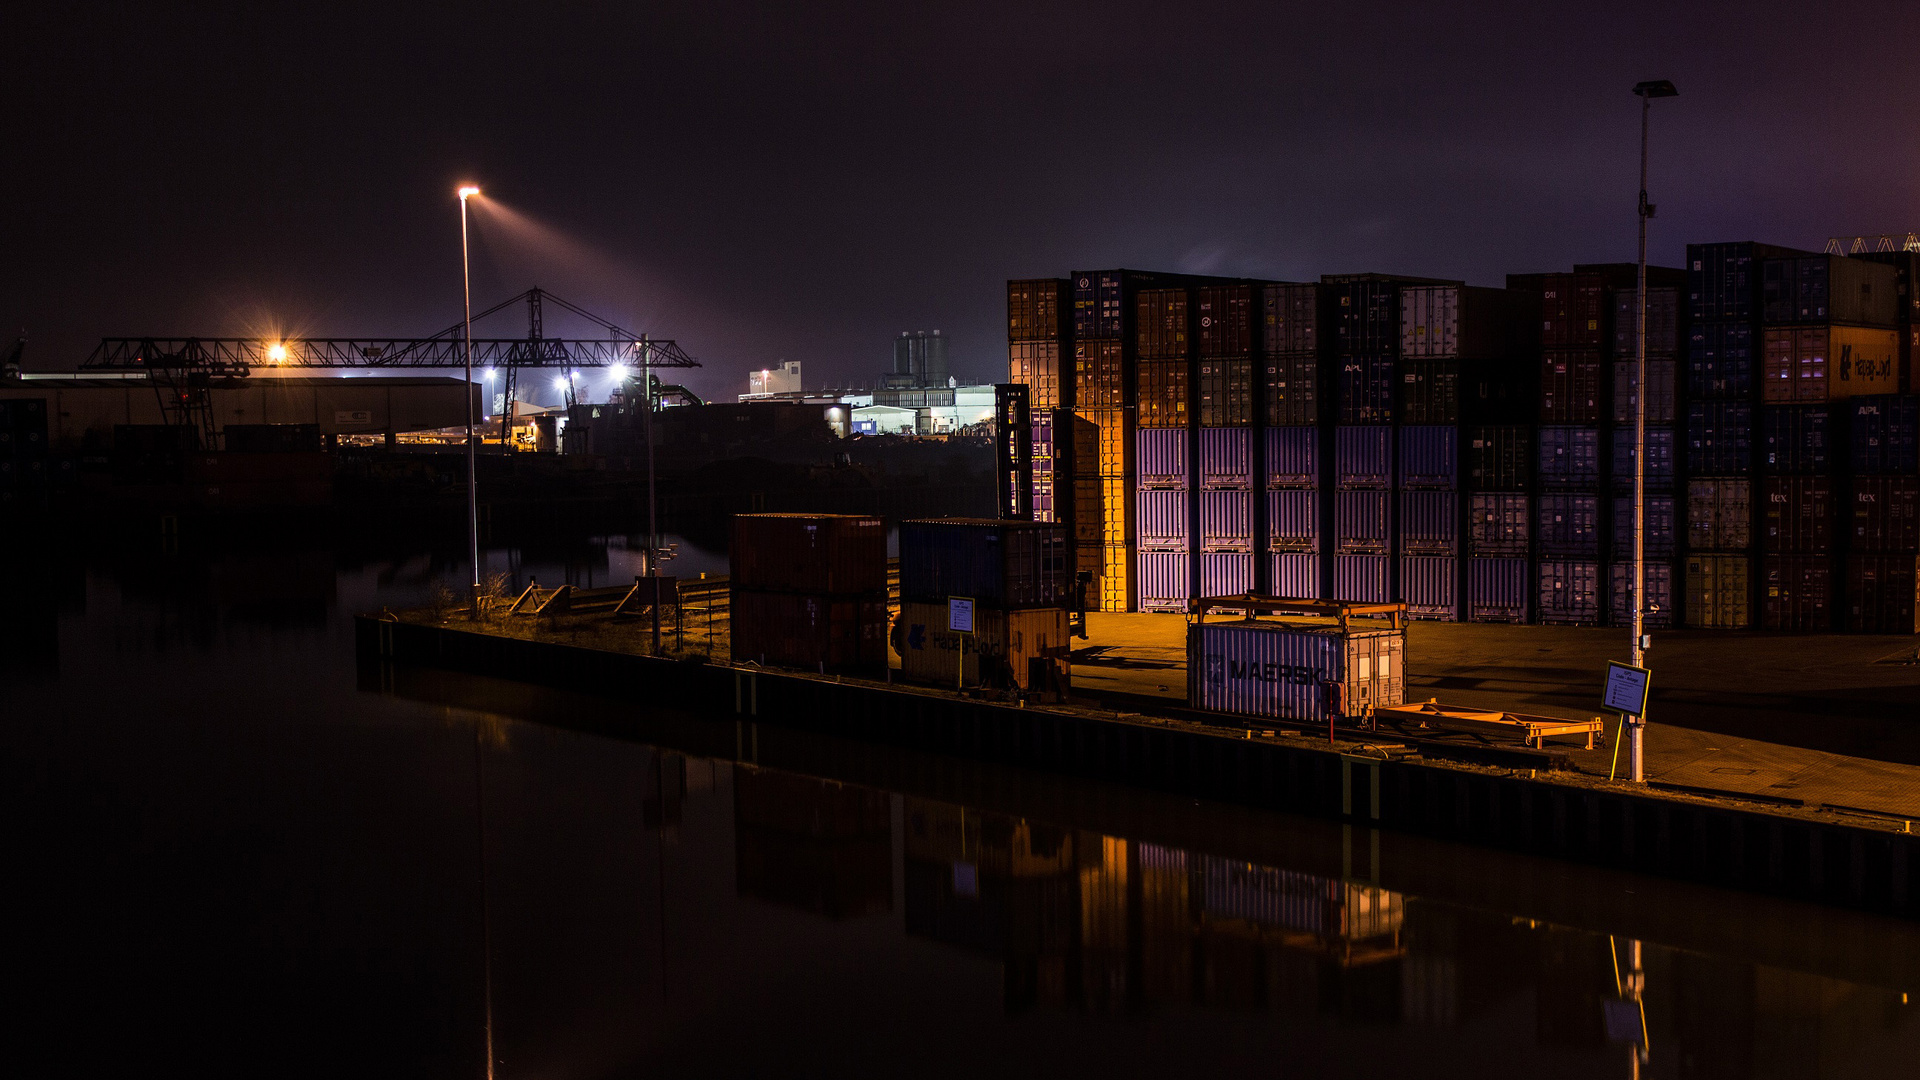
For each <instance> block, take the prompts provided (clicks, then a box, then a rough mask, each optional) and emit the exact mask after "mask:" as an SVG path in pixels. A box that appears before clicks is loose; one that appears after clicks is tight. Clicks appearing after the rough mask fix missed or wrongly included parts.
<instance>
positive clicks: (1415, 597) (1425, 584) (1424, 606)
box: [1400, 555, 1460, 622]
mask: <svg viewBox="0 0 1920 1080" xmlns="http://www.w3.org/2000/svg"><path fill="white" fill-rule="evenodd" d="M1400 598H1401V599H1402V600H1404V601H1405V602H1406V605H1407V615H1408V616H1409V617H1411V618H1415V619H1429V620H1434V621H1438V622H1458V621H1459V619H1460V560H1459V558H1458V557H1456V556H1453V555H1402V556H1400Z"/></svg>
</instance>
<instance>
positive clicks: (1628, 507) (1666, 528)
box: [1613, 495, 1680, 559]
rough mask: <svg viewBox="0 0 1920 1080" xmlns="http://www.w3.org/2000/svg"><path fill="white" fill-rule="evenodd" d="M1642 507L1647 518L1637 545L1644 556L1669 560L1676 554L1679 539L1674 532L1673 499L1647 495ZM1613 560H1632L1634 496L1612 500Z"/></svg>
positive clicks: (1616, 497)
mask: <svg viewBox="0 0 1920 1080" xmlns="http://www.w3.org/2000/svg"><path fill="white" fill-rule="evenodd" d="M1645 505H1646V516H1645V519H1644V521H1643V523H1642V528H1641V536H1640V543H1641V547H1642V550H1643V551H1644V552H1645V553H1646V556H1647V557H1648V558H1653V557H1654V556H1656V555H1657V556H1660V557H1661V558H1671V557H1672V556H1673V555H1675V554H1678V552H1679V539H1680V537H1679V535H1678V533H1677V532H1676V531H1675V524H1676V522H1675V518H1674V497H1673V496H1672V495H1649V496H1647V499H1646V504H1645ZM1613 557H1614V558H1616V559H1630V558H1632V557H1633V496H1631V495H1615V496H1614V497H1613Z"/></svg>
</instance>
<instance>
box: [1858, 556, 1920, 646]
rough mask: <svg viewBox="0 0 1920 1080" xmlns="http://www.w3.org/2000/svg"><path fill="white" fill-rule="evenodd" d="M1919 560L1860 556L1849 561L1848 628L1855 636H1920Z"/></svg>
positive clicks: (1907, 557) (1910, 557)
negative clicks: (1917, 590)
mask: <svg viewBox="0 0 1920 1080" xmlns="http://www.w3.org/2000/svg"><path fill="white" fill-rule="evenodd" d="M1917 571H1920V560H1917V559H1916V558H1915V556H1913V555H1860V554H1856V555H1853V556H1851V557H1850V558H1848V559H1847V600H1846V604H1845V606H1844V608H1843V610H1844V612H1845V616H1846V627H1847V629H1848V630H1849V631H1851V632H1853V633H1856V634H1913V633H1920V619H1917V618H1916V615H1917V614H1920V604H1916V603H1915V596H1916V585H1917V584H1920V572H1917Z"/></svg>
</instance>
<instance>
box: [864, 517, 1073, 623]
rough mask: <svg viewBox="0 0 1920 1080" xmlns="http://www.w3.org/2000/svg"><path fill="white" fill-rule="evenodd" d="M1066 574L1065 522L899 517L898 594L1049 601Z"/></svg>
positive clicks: (1053, 602) (1011, 603)
mask: <svg viewBox="0 0 1920 1080" xmlns="http://www.w3.org/2000/svg"><path fill="white" fill-rule="evenodd" d="M876 543H878V541H876ZM879 550H880V549H879V548H877V547H876V552H877V551H879ZM876 557H877V555H876ZM875 580H876V581H878V580H879V579H878V578H877V577H876V579H875ZM1072 581H1073V552H1072V548H1071V546H1070V541H1069V540H1068V538H1067V531H1066V527H1065V526H1062V525H1048V524H1043V523H1037V522H1025V521H995V520H992V519H978V518H948V519H931V520H921V521H903V522H901V523H900V594H901V596H903V597H905V598H907V599H909V600H914V601H933V602H938V601H939V600H941V599H944V598H945V597H948V596H970V597H973V599H974V602H975V603H977V604H979V605H980V606H981V607H982V608H993V607H1002V608H1028V607H1053V606H1057V605H1059V604H1060V603H1062V602H1063V601H1064V600H1065V598H1066V596H1067V595H1068V593H1069V591H1070V590H1071V587H1072V584H1071V583H1072Z"/></svg>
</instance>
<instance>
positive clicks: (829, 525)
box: [731, 514, 887, 599]
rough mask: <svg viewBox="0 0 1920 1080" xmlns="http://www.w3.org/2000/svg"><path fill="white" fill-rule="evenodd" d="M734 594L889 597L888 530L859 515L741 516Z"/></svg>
mask: <svg viewBox="0 0 1920 1080" xmlns="http://www.w3.org/2000/svg"><path fill="white" fill-rule="evenodd" d="M731 562H732V580H731V585H732V587H733V588H735V589H752V590H761V591H768V592H791V593H825V594H834V595H842V596H872V595H878V596H879V597H881V598H882V599H885V598H886V595H887V529H886V524H885V523H884V522H882V521H881V520H880V519H879V518H877V517H861V516H859V515H855V514H736V515H734V519H733V550H732V559H731Z"/></svg>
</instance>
